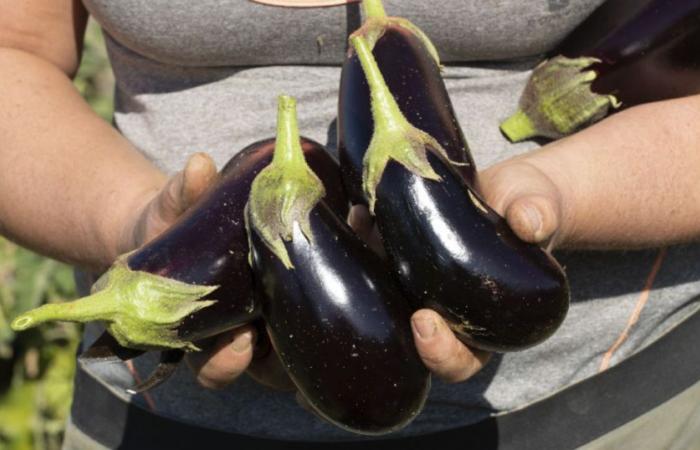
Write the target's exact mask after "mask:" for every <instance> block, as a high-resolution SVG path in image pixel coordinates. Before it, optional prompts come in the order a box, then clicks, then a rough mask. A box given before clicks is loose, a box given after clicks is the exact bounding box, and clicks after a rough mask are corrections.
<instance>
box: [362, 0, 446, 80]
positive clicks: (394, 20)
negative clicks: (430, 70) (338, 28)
mask: <svg viewBox="0 0 700 450" xmlns="http://www.w3.org/2000/svg"><path fill="white" fill-rule="evenodd" d="M362 10H363V12H364V15H365V22H364V23H363V24H362V26H361V27H360V28H358V29H357V30H356V31H355V32H354V33H353V34H352V35H351V37H352V36H363V37H364V38H365V39H366V40H367V42H368V44H369V48H370V49H373V48H374V45H375V44H376V43H377V41H378V40H379V38H381V37H382V36H383V35H384V32H385V31H386V29H387V27H390V26H396V27H400V28H405V29H406V30H408V31H410V32H411V33H413V34H414V35H415V36H416V37H417V38H418V39H419V40H420V41H421V42H422V43H423V45H424V46H425V49H426V50H427V51H428V52H429V53H430V55H431V56H432V57H433V59H434V60H435V64H437V65H438V67H441V66H440V56H439V55H438V51H437V49H436V48H435V45H434V44H433V42H432V41H431V40H430V38H429V37H428V36H427V35H426V34H425V33H424V32H423V30H421V29H420V28H418V27H417V26H416V25H414V24H413V22H411V21H410V20H408V19H405V18H403V17H387V15H386V11H385V10H384V5H383V4H382V0H363V1H362Z"/></svg>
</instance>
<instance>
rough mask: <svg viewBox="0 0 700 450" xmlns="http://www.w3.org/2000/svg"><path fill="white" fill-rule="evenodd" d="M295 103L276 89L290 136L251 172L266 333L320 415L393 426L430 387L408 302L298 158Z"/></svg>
mask: <svg viewBox="0 0 700 450" xmlns="http://www.w3.org/2000/svg"><path fill="white" fill-rule="evenodd" d="M294 105H295V103H294V100H293V99H292V98H290V97H285V96H281V97H280V116H279V119H278V122H279V124H280V125H278V126H279V127H280V132H279V133H280V134H278V142H287V146H280V147H279V148H278V150H276V155H275V157H276V158H277V156H278V155H279V156H280V158H279V159H278V160H275V159H273V163H272V164H271V165H270V167H269V168H268V169H265V171H263V172H261V174H260V175H259V177H258V179H256V181H255V183H254V184H253V189H252V191H251V196H250V202H249V205H248V208H247V219H248V228H249V234H250V246H251V261H252V265H253V269H254V273H255V279H256V283H257V287H258V289H257V292H258V293H259V295H260V296H261V301H260V303H261V304H262V305H263V306H262V308H263V309H262V311H263V318H264V320H265V323H266V324H267V330H268V334H269V335H270V338H271V341H272V344H273V346H274V348H275V349H276V351H277V353H278V354H279V357H280V360H281V361H282V363H283V364H284V366H285V368H286V370H287V372H288V374H289V376H290V378H291V379H292V381H293V382H294V383H295V385H296V386H297V388H298V389H299V391H300V392H301V394H302V395H303V396H304V397H305V399H306V400H307V401H308V403H309V404H310V405H311V407H312V408H313V409H314V410H315V411H316V412H317V413H318V414H319V415H320V416H322V417H324V418H325V419H327V420H328V421H330V422H331V423H334V424H336V425H338V426H340V427H342V428H344V429H347V430H349V431H353V432H356V433H362V434H383V433H389V432H392V431H396V430H398V429H399V428H401V427H403V426H405V425H406V424H408V422H410V421H411V420H412V419H413V418H415V417H416V415H417V414H418V413H419V412H420V411H421V409H422V407H423V404H424V402H425V399H426V396H427V394H428V391H429V388H430V375H429V372H428V371H427V369H426V368H425V367H424V366H423V363H422V362H421V360H420V358H419V356H418V353H417V351H416V349H415V346H414V343H413V334H412V332H411V326H410V316H411V309H410V307H409V305H408V303H407V301H406V300H405V299H404V298H403V297H402V295H401V293H400V290H399V287H398V285H397V284H396V283H395V281H394V279H393V278H392V277H391V276H390V274H389V272H388V271H389V268H388V267H387V266H386V264H385V263H384V262H383V261H382V260H381V259H380V258H379V257H378V256H377V255H376V254H375V253H374V252H373V251H372V250H370V249H369V248H368V247H367V245H366V244H365V243H364V242H363V241H362V240H361V239H359V238H358V237H357V236H356V235H355V234H354V233H353V232H352V230H351V229H350V228H349V227H348V225H347V224H346V223H345V220H344V217H342V216H338V215H337V214H336V213H335V212H334V211H332V209H331V208H329V207H328V206H327V205H326V203H325V202H324V201H323V200H320V198H321V195H320V192H322V190H323V187H322V185H321V184H320V182H319V181H318V180H317V179H314V177H313V176H311V177H309V176H308V174H309V173H310V171H308V170H307V171H306V173H305V170H306V169H305V168H304V166H305V164H303V160H301V161H298V160H297V161H295V157H294V156H293V155H294V153H295V152H297V151H298V150H296V149H295V148H294V142H295V141H296V142H298V134H295V133H294V130H295V129H296V118H295V115H294V114H295V112H294ZM285 124H287V125H285ZM297 133H298V132H297ZM297 147H298V144H297ZM284 155H288V156H284Z"/></svg>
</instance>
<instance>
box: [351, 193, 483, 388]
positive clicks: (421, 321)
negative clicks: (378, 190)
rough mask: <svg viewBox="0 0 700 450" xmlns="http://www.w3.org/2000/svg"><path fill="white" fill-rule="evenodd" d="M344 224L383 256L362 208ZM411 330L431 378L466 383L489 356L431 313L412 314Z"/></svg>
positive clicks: (376, 237) (379, 239) (373, 229)
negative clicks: (467, 343)
mask: <svg viewBox="0 0 700 450" xmlns="http://www.w3.org/2000/svg"><path fill="white" fill-rule="evenodd" d="M348 223H349V224H350V226H351V227H352V228H353V229H354V230H355V233H357V235H358V236H359V237H360V238H361V239H363V240H364V241H365V242H367V244H368V245H369V246H370V247H371V248H372V249H373V250H375V251H376V252H378V253H379V254H381V255H384V250H383V248H382V244H381V238H380V236H379V232H378V231H377V228H376V226H375V224H374V223H373V221H372V218H371V216H370V214H369V211H368V210H367V208H366V207H365V206H361V205H355V206H353V207H352V209H351V210H350V214H349V216H348ZM411 328H412V330H413V339H414V342H415V344H416V349H417V350H418V354H419V355H420V357H421V359H422V360H423V363H424V364H425V366H426V367H427V368H428V369H429V370H430V371H431V372H432V373H433V374H434V375H436V376H438V377H439V378H441V379H443V380H445V381H447V382H452V383H456V382H460V381H464V380H466V379H467V378H469V377H471V376H472V375H474V374H475V373H476V372H478V371H479V370H481V368H482V367H483V366H484V365H485V364H486V362H487V361H488V360H489V358H490V356H491V354H490V353H489V352H485V351H482V350H478V349H473V348H470V347H467V346H466V345H464V344H463V343H462V342H461V341H460V340H459V339H457V337H456V336H455V334H454V333H453V332H452V330H451V329H450V327H449V326H448V325H447V323H446V322H445V320H444V319H443V318H442V317H440V315H439V314H438V313H436V312H435V311H433V310H431V309H420V310H418V311H416V312H415V313H413V316H412V317H411Z"/></svg>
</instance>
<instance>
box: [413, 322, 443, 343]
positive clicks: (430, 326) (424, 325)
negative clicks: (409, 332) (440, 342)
mask: <svg viewBox="0 0 700 450" xmlns="http://www.w3.org/2000/svg"><path fill="white" fill-rule="evenodd" d="M411 322H412V323H413V328H414V329H415V330H416V332H417V333H418V336H420V338H421V339H430V338H432V337H433V336H435V333H436V332H437V324H436V323H435V321H434V320H433V319H429V318H427V317H426V318H423V317H417V318H415V319H413V320H412V321H411Z"/></svg>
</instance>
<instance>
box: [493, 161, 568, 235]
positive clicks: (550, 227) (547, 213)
mask: <svg viewBox="0 0 700 450" xmlns="http://www.w3.org/2000/svg"><path fill="white" fill-rule="evenodd" d="M480 186H481V189H482V192H483V193H484V196H485V197H486V201H487V203H488V204H489V205H490V206H491V207H492V208H493V209H495V210H496V212H498V213H499V214H501V215H502V216H503V217H505V219H506V220H507V221H508V224H509V225H510V227H511V228H512V229H513V231H514V232H515V233H516V234H517V235H518V237H520V238H521V239H522V240H524V241H526V242H532V243H536V244H544V243H546V242H548V241H550V240H551V239H552V237H553V236H554V235H555V234H556V233H557V231H558V230H559V228H560V224H561V215H562V206H561V193H560V192H559V190H558V189H557V187H556V186H555V184H554V183H553V182H552V180H551V179H550V178H549V177H548V176H547V175H545V174H544V173H543V172H542V171H541V170H539V169H538V168H537V167H535V166H533V165H531V164H529V163H527V162H523V161H518V160H515V161H511V162H506V163H504V164H499V165H496V166H494V167H491V168H489V169H487V170H485V171H484V172H483V173H481V174H480Z"/></svg>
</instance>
